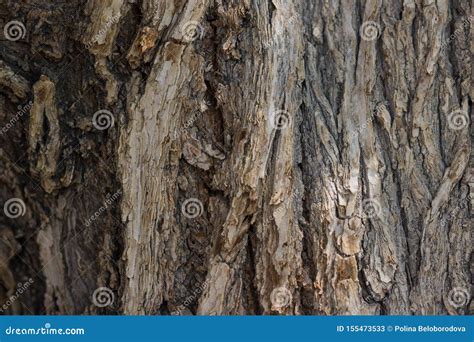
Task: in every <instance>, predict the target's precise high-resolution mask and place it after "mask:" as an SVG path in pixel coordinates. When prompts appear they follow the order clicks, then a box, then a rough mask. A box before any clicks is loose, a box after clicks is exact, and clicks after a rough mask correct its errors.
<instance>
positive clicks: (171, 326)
mask: <svg viewBox="0 0 474 342" xmlns="http://www.w3.org/2000/svg"><path fill="white" fill-rule="evenodd" d="M0 329H1V331H0V341H1V342H8V341H62V340H64V341H87V342H95V341H100V342H104V341H114V342H121V341H124V342H125V341H134V342H135V341H137V342H138V341H140V342H142V341H143V342H148V341H150V342H151V341H153V342H161V341H163V342H171V341H173V342H175V341H176V342H181V341H183V342H184V341H186V342H188V341H192V342H200V341H206V342H214V341H216V342H217V341H218V342H223V341H231V342H234V341H235V342H237V341H238V342H253V341H255V342H264V341H269V342H270V341H271V342H279V341H285V342H299V341H304V342H306V341H324V342H325V341H331V342H333V341H351V342H357V341H361V342H370V341H374V342H375V341H377V342H379V341H383V342H388V341H397V342H400V341H403V342H408V341H416V342H423V341H429V342H435V341H440V342H441V341H442V342H446V341H450V342H451V341H460V342H474V316H330V317H328V316H298V317H296V316H292V317H289V316H287V317H282V316H263V317H257V316H226V317H217V316H212V317H209V316H200V317H198V316H178V317H177V316H147V317H144V316H3V317H0Z"/></svg>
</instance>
